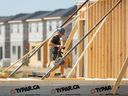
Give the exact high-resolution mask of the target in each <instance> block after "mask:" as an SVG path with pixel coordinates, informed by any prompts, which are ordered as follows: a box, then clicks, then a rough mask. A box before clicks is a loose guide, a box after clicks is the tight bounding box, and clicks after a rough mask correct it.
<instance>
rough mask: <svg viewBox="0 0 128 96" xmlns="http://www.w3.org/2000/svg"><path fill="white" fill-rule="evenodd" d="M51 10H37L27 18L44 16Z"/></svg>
mask: <svg viewBox="0 0 128 96" xmlns="http://www.w3.org/2000/svg"><path fill="white" fill-rule="evenodd" d="M50 12H51V11H37V12H35V13H33V14H31V15H30V16H29V18H28V19H39V18H43V17H46V16H47V15H48V14H49V13H50Z"/></svg>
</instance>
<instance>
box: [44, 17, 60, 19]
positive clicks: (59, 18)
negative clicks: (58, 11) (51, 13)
mask: <svg viewBox="0 0 128 96" xmlns="http://www.w3.org/2000/svg"><path fill="white" fill-rule="evenodd" d="M47 19H61V17H45V18H44V20H47Z"/></svg>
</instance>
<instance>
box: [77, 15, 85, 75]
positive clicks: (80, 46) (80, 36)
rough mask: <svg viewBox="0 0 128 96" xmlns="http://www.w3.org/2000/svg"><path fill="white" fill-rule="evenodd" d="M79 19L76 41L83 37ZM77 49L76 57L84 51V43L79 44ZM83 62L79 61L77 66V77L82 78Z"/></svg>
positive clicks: (81, 21) (82, 25)
mask: <svg viewBox="0 0 128 96" xmlns="http://www.w3.org/2000/svg"><path fill="white" fill-rule="evenodd" d="M79 19H81V18H80V17H79V18H78V40H80V39H81V38H82V37H83V36H84V22H83V20H79ZM77 48H78V49H77V50H78V51H77V52H78V57H79V56H80V55H81V54H82V52H83V50H84V42H81V44H79V46H78V47H77ZM83 65H84V62H83V58H82V59H81V60H80V61H79V64H78V66H77V77H82V76H83V67H84V66H83Z"/></svg>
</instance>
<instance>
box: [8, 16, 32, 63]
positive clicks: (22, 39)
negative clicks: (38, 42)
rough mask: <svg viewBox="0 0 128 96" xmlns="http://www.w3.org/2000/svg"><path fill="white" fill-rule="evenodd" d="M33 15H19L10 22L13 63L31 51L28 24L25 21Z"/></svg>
mask: <svg viewBox="0 0 128 96" xmlns="http://www.w3.org/2000/svg"><path fill="white" fill-rule="evenodd" d="M30 15H31V14H17V15H15V16H13V18H12V19H11V20H9V21H8V23H9V25H10V42H11V44H10V53H11V63H13V62H15V61H16V60H18V59H20V58H21V57H22V56H23V55H25V54H26V53H27V52H28V51H29V43H28V24H27V23H26V22H25V20H26V19H27V18H28V17H29V16H30Z"/></svg>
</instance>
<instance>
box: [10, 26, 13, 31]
mask: <svg viewBox="0 0 128 96" xmlns="http://www.w3.org/2000/svg"><path fill="white" fill-rule="evenodd" d="M10 33H13V25H12V24H11V25H10Z"/></svg>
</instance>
